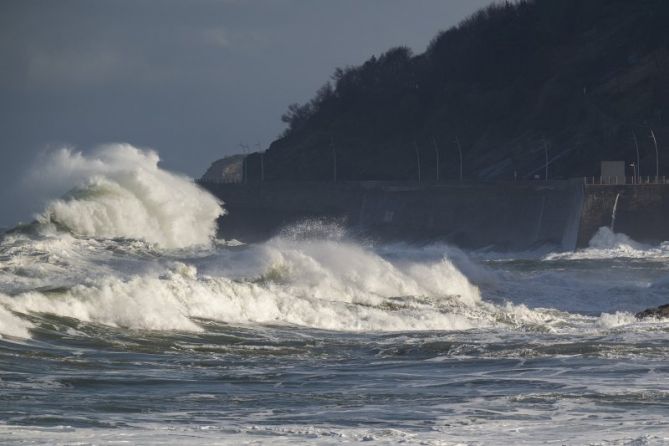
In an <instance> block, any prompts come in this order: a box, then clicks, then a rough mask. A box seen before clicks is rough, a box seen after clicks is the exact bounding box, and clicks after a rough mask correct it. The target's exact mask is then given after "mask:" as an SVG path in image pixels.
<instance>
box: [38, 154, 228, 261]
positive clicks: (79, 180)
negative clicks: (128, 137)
mask: <svg viewBox="0 0 669 446" xmlns="http://www.w3.org/2000/svg"><path fill="white" fill-rule="evenodd" d="M158 162H159V158H158V155H157V154H156V153H155V152H152V151H144V150H140V149H137V148H135V147H133V146H130V145H127V144H114V145H107V146H104V147H102V148H100V149H99V150H98V151H97V152H95V153H94V154H92V155H88V156H87V155H84V154H82V153H80V152H73V151H72V150H71V149H61V150H59V151H57V152H55V153H53V154H51V155H50V157H49V159H48V160H47V163H46V167H45V168H43V169H40V170H38V172H36V173H34V174H33V176H39V181H40V182H42V183H46V184H47V185H48V184H53V185H54V187H55V188H56V189H57V188H59V187H60V188H63V187H67V188H70V191H69V192H68V193H67V195H66V196H64V197H63V198H60V199H56V200H53V201H51V202H50V203H49V204H48V205H47V207H46V209H45V211H44V212H43V213H42V214H41V215H39V216H37V220H38V222H40V223H41V224H42V225H56V226H57V227H60V228H65V229H66V230H68V231H70V232H72V233H73V234H76V235H81V236H87V237H94V238H129V239H136V240H143V241H146V242H149V243H152V244H155V245H157V246H159V247H161V248H167V249H179V248H187V247H190V246H194V245H204V244H207V243H209V242H210V241H211V240H212V238H213V237H214V235H215V233H216V219H217V218H218V217H219V216H221V215H222V214H223V213H224V211H223V208H222V207H221V203H219V201H218V200H216V198H214V197H213V196H212V195H210V194H209V193H207V192H206V191H204V190H202V189H201V188H199V187H198V186H197V185H195V184H194V183H193V182H192V181H191V180H190V179H188V178H186V177H183V176H180V175H177V174H174V173H171V172H168V171H166V170H163V169H161V168H160V167H158Z"/></svg>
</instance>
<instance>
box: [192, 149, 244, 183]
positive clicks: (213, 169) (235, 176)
mask: <svg viewBox="0 0 669 446" xmlns="http://www.w3.org/2000/svg"><path fill="white" fill-rule="evenodd" d="M243 163H244V155H233V156H228V157H225V158H221V159H220V160H216V161H214V162H213V163H212V164H211V166H209V168H208V169H207V171H206V172H205V173H204V175H202V178H201V180H202V181H208V182H212V183H240V182H241V181H242V179H243V165H244V164H243Z"/></svg>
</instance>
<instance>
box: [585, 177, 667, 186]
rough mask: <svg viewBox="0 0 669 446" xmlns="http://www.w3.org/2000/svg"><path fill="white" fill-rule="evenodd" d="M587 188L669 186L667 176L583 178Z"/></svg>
mask: <svg viewBox="0 0 669 446" xmlns="http://www.w3.org/2000/svg"><path fill="white" fill-rule="evenodd" d="M583 182H584V184H585V185H587V186H622V185H627V186H637V185H644V184H669V183H667V178H666V177H665V176H661V177H659V176H658V177H651V176H645V177H594V176H593V177H583Z"/></svg>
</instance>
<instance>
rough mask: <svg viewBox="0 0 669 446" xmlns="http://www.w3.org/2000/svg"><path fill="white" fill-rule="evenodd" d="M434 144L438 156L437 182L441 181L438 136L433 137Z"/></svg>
mask: <svg viewBox="0 0 669 446" xmlns="http://www.w3.org/2000/svg"><path fill="white" fill-rule="evenodd" d="M432 144H434V154H435V155H436V157H437V183H438V182H439V146H437V138H435V137H434V136H433V137H432Z"/></svg>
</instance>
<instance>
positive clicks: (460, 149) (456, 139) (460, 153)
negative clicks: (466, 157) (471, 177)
mask: <svg viewBox="0 0 669 446" xmlns="http://www.w3.org/2000/svg"><path fill="white" fill-rule="evenodd" d="M455 144H457V146H458V154H459V155H460V182H461V183H462V146H461V145H460V138H458V137H457V136H456V137H455Z"/></svg>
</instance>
